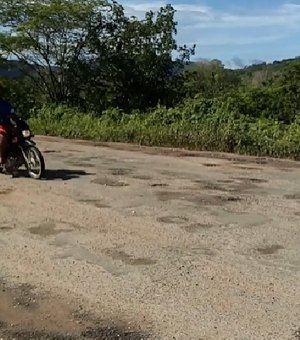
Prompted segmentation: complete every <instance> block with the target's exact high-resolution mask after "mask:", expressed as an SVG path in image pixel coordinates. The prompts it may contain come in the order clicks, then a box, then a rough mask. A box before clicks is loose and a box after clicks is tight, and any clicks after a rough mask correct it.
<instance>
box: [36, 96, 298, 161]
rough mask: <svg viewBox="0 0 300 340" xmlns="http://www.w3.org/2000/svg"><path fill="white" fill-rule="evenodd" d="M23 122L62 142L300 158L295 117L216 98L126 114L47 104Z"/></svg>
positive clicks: (39, 132) (117, 111)
mask: <svg viewBox="0 0 300 340" xmlns="http://www.w3.org/2000/svg"><path fill="white" fill-rule="evenodd" d="M29 122H30V124H31V126H32V128H33V129H34V130H35V132H36V133H38V134H43V135H53V136H61V137H66V138H81V139H92V140H95V141H103V142H128V143H138V144H143V145H150V146H153V145H156V146H168V147H183V148H187V149H191V150H206V151H221V152H236V153H241V154H251V155H257V156H272V157H291V158H295V159H298V158H299V155H300V118H298V119H296V120H295V121H294V122H293V123H292V124H290V125H286V124H283V123H282V122H279V121H277V120H274V119H269V118H263V117H262V118H261V117H258V118H257V117H256V118H255V117H250V116H248V115H243V114H240V113H238V112H237V110H236V109H234V108H233V107H232V103H229V102H224V101H220V100H219V99H214V100H207V99H202V100H201V99H197V100H189V101H187V102H186V104H185V105H181V106H179V107H177V108H174V109H166V108H159V109H156V110H154V111H152V112H149V113H147V114H146V113H144V114H142V113H139V112H135V113H132V114H130V115H129V114H125V113H123V112H122V111H120V110H116V109H112V110H107V111H105V112H103V114H102V115H100V116H97V115H95V114H83V113H81V112H80V111H79V110H78V109H75V108H67V107H64V106H59V107H51V106H48V107H43V108H42V109H41V110H38V111H36V112H35V114H34V115H33V116H32V117H31V119H30V121H29Z"/></svg>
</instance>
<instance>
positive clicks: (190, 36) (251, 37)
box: [120, 0, 300, 67]
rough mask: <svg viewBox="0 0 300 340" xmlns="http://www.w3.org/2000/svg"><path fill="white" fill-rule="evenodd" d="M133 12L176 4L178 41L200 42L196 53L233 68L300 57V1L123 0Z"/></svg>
mask: <svg viewBox="0 0 300 340" xmlns="http://www.w3.org/2000/svg"><path fill="white" fill-rule="evenodd" d="M120 2H121V4H122V5H123V6H124V7H125V10H126V12H127V14H129V15H135V16H137V17H139V18H141V17H142V16H143V14H144V12H145V11H146V10H157V9H158V8H159V7H160V6H162V5H164V4H166V3H171V4H172V5H173V7H174V8H175V9H176V10H177V13H176V20H177V21H178V36H177V41H178V43H187V44H194V43H196V44H197V55H196V58H207V59H220V60H222V61H223V62H224V63H225V64H226V65H227V66H229V67H240V66H243V65H246V64H249V63H253V62H256V61H267V62H269V61H273V60H280V59H284V58H290V57H295V56H300V0H169V1H165V0H154V1H152V2H151V1H149V2H148V0H120Z"/></svg>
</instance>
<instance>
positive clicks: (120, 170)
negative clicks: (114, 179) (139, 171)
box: [109, 168, 133, 176]
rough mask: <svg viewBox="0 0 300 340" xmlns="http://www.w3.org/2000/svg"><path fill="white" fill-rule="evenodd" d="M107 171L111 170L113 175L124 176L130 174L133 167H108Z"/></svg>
mask: <svg viewBox="0 0 300 340" xmlns="http://www.w3.org/2000/svg"><path fill="white" fill-rule="evenodd" d="M109 171H110V172H111V174H112V175H113V176H126V175H130V174H131V173H132V172H133V169H130V168H113V169H109Z"/></svg>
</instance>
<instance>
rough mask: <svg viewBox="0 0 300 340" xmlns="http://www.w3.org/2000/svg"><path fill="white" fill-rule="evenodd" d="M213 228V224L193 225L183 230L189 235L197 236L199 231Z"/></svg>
mask: <svg viewBox="0 0 300 340" xmlns="http://www.w3.org/2000/svg"><path fill="white" fill-rule="evenodd" d="M212 227H213V225H212V224H202V223H193V224H190V225H187V226H185V227H182V229H184V230H185V231H186V232H188V233H191V234H195V233H197V232H199V231H203V230H207V229H211V228H212Z"/></svg>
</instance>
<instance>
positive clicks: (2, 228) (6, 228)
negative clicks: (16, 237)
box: [0, 224, 14, 232]
mask: <svg viewBox="0 0 300 340" xmlns="http://www.w3.org/2000/svg"><path fill="white" fill-rule="evenodd" d="M13 229H14V227H10V226H9V225H7V224H5V225H2V226H0V232H1V231H3V232H5V231H10V230H13Z"/></svg>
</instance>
